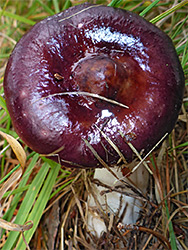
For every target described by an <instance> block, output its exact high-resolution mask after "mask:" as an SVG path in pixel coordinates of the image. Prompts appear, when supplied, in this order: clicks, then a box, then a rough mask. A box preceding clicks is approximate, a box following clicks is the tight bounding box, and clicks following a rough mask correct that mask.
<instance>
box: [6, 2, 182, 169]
mask: <svg viewBox="0 0 188 250" xmlns="http://www.w3.org/2000/svg"><path fill="white" fill-rule="evenodd" d="M184 85H185V82H184V74H183V70H182V68H181V64H180V62H179V59H178V56H177V54H176V51H175V48H174V46H173V43H172V41H171V40H170V38H169V37H168V36H167V35H166V34H165V33H164V32H162V31H161V30H160V29H159V28H157V27H156V26H154V25H153V24H151V23H149V22H148V21H146V20H145V19H143V18H142V17H140V16H138V15H136V14H134V13H132V12H129V11H126V10H122V9H116V8H112V7H107V6H102V5H92V4H88V3H85V4H81V5H77V6H74V7H72V8H69V9H68V10H66V11H63V12H61V13H59V14H56V15H54V16H51V17H48V18H46V19H44V20H42V21H41V22H39V23H37V24H36V25H34V26H33V27H32V28H31V30H30V31H29V32H28V33H27V34H25V35H24V36H23V37H22V38H21V39H20V41H19V42H18V43H17V45H16V47H15V48H14V50H13V52H12V54H11V56H10V59H9V61H8V64H7V68H6V72H5V78H4V91H5V98H6V103H7V107H8V111H9V113H10V116H11V119H12V123H13V126H14V128H15V130H16V132H17V133H18V135H19V136H20V138H21V139H22V140H23V141H24V142H25V143H26V144H27V145H28V146H29V147H30V148H31V149H33V150H34V151H36V152H38V153H40V154H45V155H48V156H49V157H51V158H52V159H54V160H55V161H57V162H60V163H61V164H64V165H66V166H68V167H85V168H86V167H87V168H89V167H93V168H95V167H101V164H100V162H99V160H98V159H97V158H96V154H97V155H98V156H99V157H100V158H101V159H102V160H103V161H105V162H106V163H107V164H108V165H109V166H113V165H115V164H116V163H117V162H118V160H119V158H120V156H119V154H118V153H117V150H115V149H114V147H113V146H112V145H111V143H110V142H113V144H114V145H115V146H116V147H117V148H118V149H119V151H120V152H121V153H122V154H123V155H124V156H125V158H126V160H127V161H128V162H130V161H132V159H133V158H134V153H133V151H132V150H131V148H130V147H129V145H128V144H127V142H131V144H132V145H133V146H134V147H135V148H136V149H137V151H139V152H140V151H142V152H144V153H147V152H149V151H150V150H151V149H152V148H153V147H154V145H155V144H156V143H157V142H158V141H159V140H160V139H161V138H162V137H163V136H164V134H166V133H170V132H171V130H172V129H173V127H174V125H175V123H176V121H177V118H178V114H179V111H180V108H181V104H182V98H183V93H184ZM126 106H127V107H126ZM104 135H105V136H104ZM88 145H89V146H88Z"/></svg>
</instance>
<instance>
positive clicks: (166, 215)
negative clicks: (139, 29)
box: [0, 0, 188, 249]
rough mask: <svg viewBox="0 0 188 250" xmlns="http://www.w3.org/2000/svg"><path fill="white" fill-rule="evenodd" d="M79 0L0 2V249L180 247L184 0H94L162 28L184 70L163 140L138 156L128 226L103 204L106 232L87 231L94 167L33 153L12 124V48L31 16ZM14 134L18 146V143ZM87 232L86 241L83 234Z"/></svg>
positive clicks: (184, 202) (187, 230)
mask: <svg viewBox="0 0 188 250" xmlns="http://www.w3.org/2000/svg"><path fill="white" fill-rule="evenodd" d="M81 2H82V1H58V0H54V1H51V2H49V1H41V0H33V1H29V2H28V1H11V0H10V1H4V0H3V1H2V3H3V4H2V6H0V20H1V27H2V30H1V33H0V84H1V85H0V91H1V96H0V107H1V109H0V131H1V132H2V133H1V134H0V135H1V142H0V143H1V149H0V150H1V151H0V154H1V158H0V159H1V180H0V185H1V186H0V197H1V207H0V214H1V216H0V217H1V219H0V227H1V228H3V229H2V230H1V242H0V248H2V249H12V248H13V247H15V246H16V247H17V249H25V247H26V246H27V248H28V249H29V248H30V249H46V248H47V247H48V248H49V249H57V248H58V247H59V246H60V244H64V246H65V249H71V248H74V249H92V248H93V249H118V246H122V244H124V246H126V248H125V249H134V248H136V246H137V248H138V249H150V248H151V247H152V249H170V248H171V249H181V248H182V249H186V246H187V245H188V236H187V235H188V223H187V222H188V218H187V217H188V195H187V182H188V179H187V174H188V172H187V171H188V170H187V161H188V157H187V153H188V152H187V147H188V140H187V138H188V137H187V114H186V112H187V104H188V96H187V84H188V40H187V37H188V35H187V33H188V30H187V25H186V23H187V22H188V18H187V11H188V1H181V2H180V3H178V2H177V1H154V2H150V1H124V0H122V1H121V0H120V1H117V0H113V1H111V2H110V1H93V2H94V3H103V4H108V5H110V6H116V7H120V8H125V9H127V10H131V11H134V12H136V13H138V14H140V15H141V16H144V17H145V18H146V19H147V20H149V21H151V22H152V23H155V24H156V25H157V26H158V27H160V28H161V29H162V30H164V31H165V32H166V33H167V34H168V35H169V36H170V37H171V38H172V40H173V42H174V45H175V47H176V50H177V53H178V55H179V58H180V61H181V64H182V67H183V70H184V73H185V77H186V90H185V96H184V100H183V105H182V109H181V113H180V115H179V119H178V123H177V124H176V127H175V129H174V130H173V132H172V133H171V135H169V136H168V137H167V138H166V139H165V141H164V142H163V143H162V145H161V146H160V147H159V148H157V149H155V150H154V151H153V152H152V153H151V154H150V156H148V158H147V159H145V160H146V162H147V166H148V167H149V169H150V171H151V172H152V176H151V178H150V186H149V189H148V196H147V197H142V199H143V201H144V202H145V206H144V207H143V208H142V213H141V214H140V218H139V220H138V222H137V223H136V224H135V225H129V226H127V225H123V224H122V223H121V222H120V221H119V222H117V221H116V218H112V217H110V218H108V217H106V216H105V211H100V208H98V212H99V213H102V216H104V220H105V222H106V224H107V225H108V227H107V228H108V231H107V233H105V234H103V235H102V236H101V238H100V239H94V236H93V235H92V234H90V233H88V228H87V219H86V218H87V214H88V207H87V202H86V201H87V197H88V193H90V192H92V190H91V183H92V182H93V179H92V176H93V171H92V170H78V169H77V170H75V169H67V168H64V167H63V166H60V165H58V164H56V163H54V162H52V161H50V160H48V159H46V158H45V156H39V155H38V154H36V153H35V152H32V151H31V150H30V149H29V148H28V147H27V146H26V145H24V143H23V142H22V141H21V140H19V138H18V136H17V134H16V133H15V131H14V129H13V127H12V124H11V120H10V117H9V115H8V112H7V108H6V104H5V101H4V93H3V85H2V83H3V76H4V70H5V66H6V62H7V60H8V57H9V55H10V53H11V51H12V49H13V47H14V46H15V44H16V42H17V41H18V40H19V39H20V38H21V37H22V36H23V35H24V34H25V32H26V31H27V30H28V29H29V28H30V27H31V26H32V25H33V24H34V23H36V22H38V21H40V20H42V19H44V18H45V17H47V16H49V15H53V14H55V13H58V12H59V11H62V10H63V9H66V8H68V7H69V6H71V5H75V4H78V3H79V4H80V3H81ZM83 2H84V1H83ZM58 77H59V76H58ZM169 115H170V114H169ZM7 134H8V135H11V136H12V137H11V139H10V137H8V136H6V135H7ZM18 141H19V142H20V144H21V145H22V147H23V148H24V151H23V150H22V149H21V148H20V146H18V145H17V142H18ZM25 154H26V156H25ZM25 158H27V159H26V163H25ZM19 162H20V164H21V167H20V165H19ZM101 185H102V184H101ZM104 188H105V187H104ZM129 189H130V195H132V196H133V195H136V196H139V197H140V193H139V192H138V190H135V189H134V188H133V187H132V186H130V187H129ZM109 192H110V190H109ZM103 195H105V193H104V194H103ZM8 222H9V223H8ZM10 222H11V224H10ZM51 232H53V234H52V233H51ZM88 235H89V236H90V237H91V239H92V240H90V241H89V240H88V237H89V236H88ZM130 238H131V239H134V240H131V241H130V240H129V239H130ZM94 243H95V244H94Z"/></svg>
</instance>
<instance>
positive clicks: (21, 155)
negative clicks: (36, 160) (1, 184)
mask: <svg viewBox="0 0 188 250" xmlns="http://www.w3.org/2000/svg"><path fill="white" fill-rule="evenodd" d="M0 135H1V136H2V137H3V138H4V139H6V140H7V142H8V143H9V144H10V146H11V148H12V150H13V151H14V153H15V155H16V157H17V159H18V160H19V162H20V164H21V166H22V167H24V166H25V163H26V153H25V151H24V149H23V147H22V146H21V145H20V143H19V142H18V141H17V140H16V139H15V138H14V137H12V136H11V135H8V134H6V133H4V132H2V131H0Z"/></svg>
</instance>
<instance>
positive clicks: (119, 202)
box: [88, 165, 149, 237]
mask: <svg viewBox="0 0 188 250" xmlns="http://www.w3.org/2000/svg"><path fill="white" fill-rule="evenodd" d="M111 170H112V171H113V172H114V173H115V175H116V176H117V177H118V178H119V179H122V180H124V181H126V182H127V183H129V184H130V182H129V180H128V179H127V178H125V177H124V176H123V175H122V172H121V171H120V170H119V171H118V170H117V169H115V168H113V169H111ZM94 179H96V180H98V181H100V182H101V183H103V184H105V185H108V186H110V187H112V188H115V187H117V186H120V185H121V189H119V190H120V191H121V192H131V190H130V189H128V188H127V187H123V186H124V185H123V183H122V182H120V181H118V180H117V179H116V177H115V176H114V175H113V174H112V173H110V171H109V170H107V169H106V168H102V169H96V170H95V173H94ZM129 179H130V180H131V182H132V183H134V185H135V187H137V188H139V190H140V191H141V192H142V193H143V194H145V193H146V189H147V187H148V180H149V174H148V171H147V170H146V169H145V167H144V166H143V165H141V166H140V167H139V168H138V169H137V170H136V171H135V172H134V173H133V174H131V175H130V177H129ZM131 185H132V184H131ZM125 186H126V185H125ZM92 189H93V192H94V196H95V199H97V201H98V202H99V205H100V207H101V208H102V210H103V212H104V213H105V214H106V216H110V218H111V219H113V218H114V217H115V216H118V218H120V217H121V221H120V222H121V223H123V224H124V225H126V224H127V225H128V224H134V223H135V222H136V220H137V219H138V216H139V211H140V208H141V206H142V201H141V199H137V198H133V197H131V196H127V195H125V194H121V192H116V191H112V192H107V193H105V194H103V195H101V191H105V190H107V188H105V187H103V186H101V185H96V184H92ZM95 199H94V197H93V196H92V195H90V196H89V198H88V207H89V211H88V228H89V230H90V232H91V233H92V234H94V235H96V236H97V237H100V235H101V233H102V232H107V227H106V225H105V223H104V220H103V219H102V216H100V213H99V212H98V211H99V206H97V204H96V200H95ZM108 229H109V228H108Z"/></svg>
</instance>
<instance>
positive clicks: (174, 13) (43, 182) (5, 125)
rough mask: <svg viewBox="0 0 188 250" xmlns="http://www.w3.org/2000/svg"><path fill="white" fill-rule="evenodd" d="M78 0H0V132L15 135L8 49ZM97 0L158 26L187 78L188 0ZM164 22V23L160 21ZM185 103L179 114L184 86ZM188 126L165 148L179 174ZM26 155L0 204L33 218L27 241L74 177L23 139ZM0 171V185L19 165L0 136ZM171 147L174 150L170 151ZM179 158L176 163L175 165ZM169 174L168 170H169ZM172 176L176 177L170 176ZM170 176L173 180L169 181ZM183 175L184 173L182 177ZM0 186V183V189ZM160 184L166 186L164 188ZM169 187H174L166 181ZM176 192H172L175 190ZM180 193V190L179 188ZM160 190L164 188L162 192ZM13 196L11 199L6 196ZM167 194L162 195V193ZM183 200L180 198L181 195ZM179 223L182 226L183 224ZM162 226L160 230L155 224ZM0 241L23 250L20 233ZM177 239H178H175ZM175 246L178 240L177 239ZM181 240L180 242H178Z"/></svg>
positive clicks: (9, 215) (20, 218)
mask: <svg viewBox="0 0 188 250" xmlns="http://www.w3.org/2000/svg"><path fill="white" fill-rule="evenodd" d="M78 2H79V3H80V2H84V1H70V0H64V1H63V0H62V1H60V0H52V1H47V0H32V1H22V0H6V1H5V0H3V1H1V3H0V20H1V23H0V27H1V30H0V39H2V40H0V43H1V44H0V130H1V131H3V132H5V133H7V134H10V135H12V136H13V137H14V138H17V134H16V133H15V131H14V129H13V127H12V123H11V119H10V116H9V114H8V111H7V107H6V103H5V100H4V95H3V85H2V83H3V77H4V71H5V66H6V63H7V60H8V58H9V56H10V53H11V51H12V50H13V48H14V46H15V43H16V42H17V41H19V39H20V38H21V37H22V36H23V35H24V34H25V32H27V31H28V30H29V28H31V27H32V25H34V24H35V23H36V22H38V21H40V20H42V19H43V18H45V17H47V16H49V15H53V14H55V13H58V12H60V11H62V10H65V9H67V8H69V7H70V6H73V5H75V4H78ZM95 2H96V3H98V4H106V5H109V6H113V7H120V8H124V9H127V10H131V11H134V12H136V13H138V14H140V15H141V16H143V17H144V18H146V19H147V20H149V21H150V22H152V23H155V24H156V25H158V26H159V27H160V28H161V29H163V30H164V31H165V32H166V33H167V34H168V35H169V36H170V37H171V38H172V40H173V42H174V45H175V47H176V50H177V54H178V55H179V58H180V61H181V64H182V67H183V70H184V73H185V78H186V86H187V85H188V38H187V37H188V27H186V23H187V21H188V17H187V8H188V1H179V3H177V4H175V5H173V4H174V3H175V1H159V0H155V1H153V2H151V1H141V0H137V1H130V0H112V1H105V0H104V1H103V0H101V1H95ZM163 20H165V22H163ZM184 98H185V101H184V102H183V106H182V112H184V113H183V114H184V115H185V116H186V111H187V106H188V97H187V88H186V91H185V97H184ZM169 138H170V145H172V140H173V137H169ZM187 138H188V137H187V127H186V123H185V122H182V121H181V120H180V121H179V123H178V124H177V126H176V140H177V141H176V145H175V147H173V145H172V147H171V149H169V152H168V154H167V155H168V156H169V158H170V163H169V164H171V165H173V162H174V161H176V158H175V156H174V152H175V151H176V153H177V155H180V158H178V161H177V164H178V166H179V170H178V171H179V173H180V176H181V175H182V176H183V174H182V173H184V172H186V173H187V171H188V169H187V168H186V164H187V160H186V158H185V153H183V151H185V152H187V151H188V150H186V148H187V147H188V140H187ZM20 143H21V144H22V145H23V147H24V148H25V151H26V153H27V156H28V157H27V167H26V168H25V169H24V171H23V176H22V178H21V180H20V181H19V183H18V186H16V187H13V190H12V191H7V192H6V193H5V194H4V196H3V200H2V204H1V205H3V204H7V202H9V206H5V207H3V208H4V210H3V211H1V208H0V212H1V213H0V214H1V215H2V218H3V219H5V220H6V221H11V220H12V219H13V218H14V223H17V224H22V225H23V224H24V223H26V222H27V221H29V220H32V221H33V223H34V226H33V227H32V229H30V230H28V231H27V232H25V233H24V235H25V239H26V241H27V243H28V244H29V243H30V241H31V240H32V237H33V235H34V234H35V232H36V230H37V227H38V225H39V223H40V221H41V218H42V215H43V212H44V210H45V208H46V206H47V204H50V202H51V201H52V200H53V198H57V197H58V195H59V194H60V193H62V192H63V190H64V189H65V188H66V187H67V186H69V185H71V183H72V182H73V181H74V179H70V180H68V178H69V176H70V175H71V173H72V172H71V171H69V170H64V169H62V168H60V166H59V165H58V164H56V163H54V162H51V161H49V160H46V159H45V158H41V157H40V156H39V155H38V154H36V153H35V152H32V153H31V152H30V150H29V149H28V148H27V146H25V145H24V144H23V143H22V142H20ZM0 145H1V148H0V151H1V169H0V171H1V172H0V175H1V180H0V185H1V186H2V185H3V184H4V183H5V181H7V180H8V178H9V177H10V175H11V174H12V173H14V172H15V171H16V170H17V169H18V168H19V167H20V165H19V163H18V162H17V161H16V159H15V156H14V154H13V153H12V151H11V148H10V147H9V146H8V144H7V142H6V141H3V139H1V144H0ZM174 150H175V151H174ZM180 162H181V163H180ZM172 175H173V171H172ZM173 178H176V177H173ZM173 178H172V179H173ZM182 178H183V177H182ZM61 179H63V180H65V183H63V184H62V185H60V186H57V184H58V183H59V181H60V180H61ZM66 179H67V182H66ZM178 181H179V185H180V187H181V188H182V189H183V188H184V187H185V182H186V183H187V182H188V181H187V179H180V180H178ZM1 186H0V187H1ZM164 188H165V187H164ZM171 188H175V187H174V186H173V183H171ZM176 191H177V190H174V192H176ZM182 191H183V190H182ZM164 193H165V192H164ZM11 195H13V198H11ZM166 195H167V193H166ZM184 201H185V199H184ZM165 209H166V214H165V216H166V218H165V219H167V220H168V219H169V218H170V215H171V213H172V212H173V211H170V210H169V207H168V206H167V203H166V200H165ZM183 227H184V225H183ZM160 230H162V228H160ZM3 234H4V235H6V236H7V239H6V240H5V241H4V240H3ZM1 236H2V237H1V238H2V241H1V244H2V249H3V250H7V249H13V247H14V246H16V245H17V249H19V250H21V249H25V247H26V245H25V243H24V241H23V238H22V237H19V236H20V233H19V232H13V231H12V232H9V233H8V234H7V232H6V231H5V230H2V232H1ZM177 237H178V236H177V235H176V232H174V229H173V221H172V222H170V223H169V241H170V243H171V247H172V249H173V250H175V249H178V248H177V242H178V240H179V239H177ZM179 242H181V241H180V240H179ZM179 244H180V243H179ZM182 244H183V243H182Z"/></svg>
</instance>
